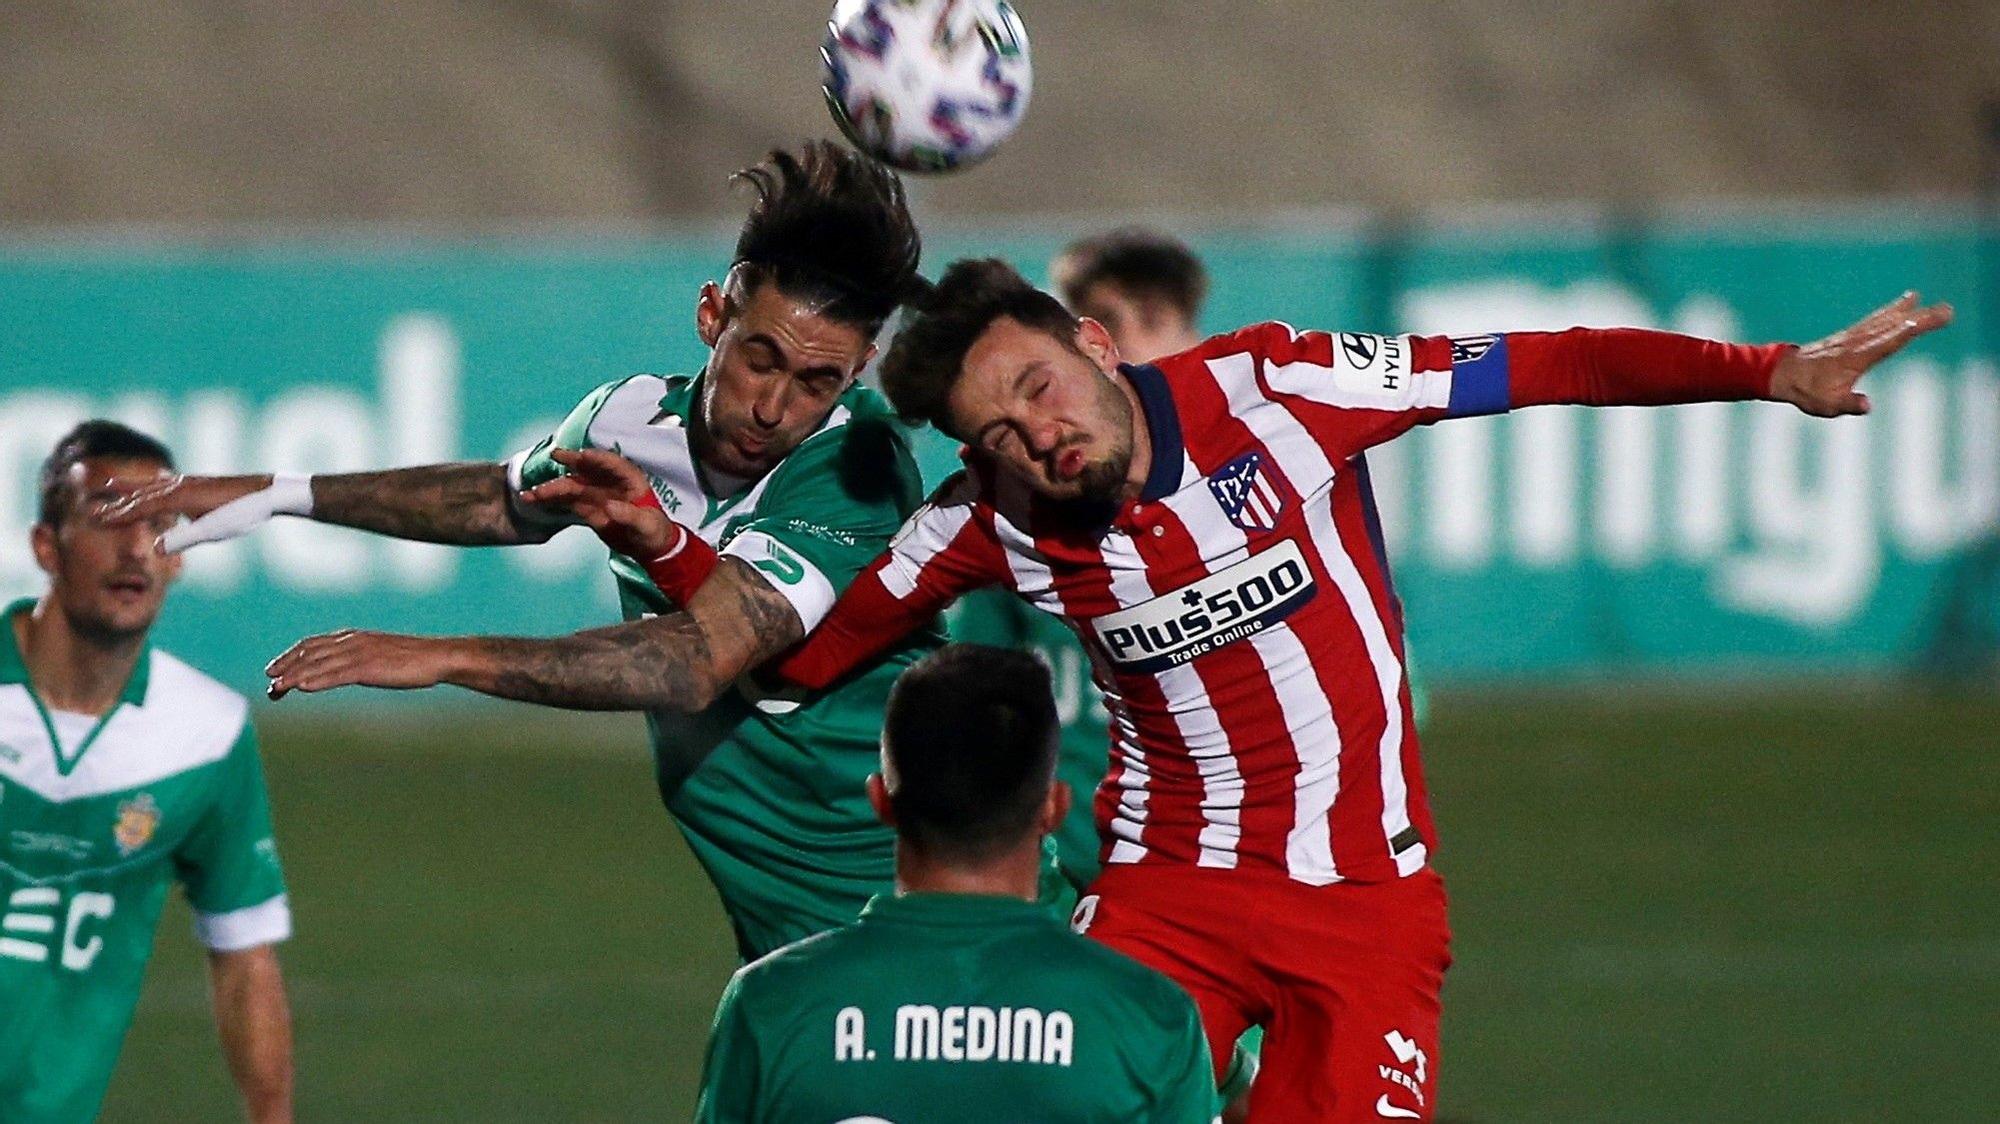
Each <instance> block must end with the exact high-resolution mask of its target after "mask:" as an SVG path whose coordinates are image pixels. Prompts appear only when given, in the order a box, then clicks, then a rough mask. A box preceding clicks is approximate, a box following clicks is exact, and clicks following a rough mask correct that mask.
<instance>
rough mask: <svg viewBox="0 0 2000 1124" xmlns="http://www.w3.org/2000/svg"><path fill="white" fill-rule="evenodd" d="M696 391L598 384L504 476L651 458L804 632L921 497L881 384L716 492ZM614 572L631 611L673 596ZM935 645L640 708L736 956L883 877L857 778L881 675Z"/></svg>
mask: <svg viewBox="0 0 2000 1124" xmlns="http://www.w3.org/2000/svg"><path fill="white" fill-rule="evenodd" d="M700 393H701V378H700V377H699V376H696V377H675V378H663V377H660V376H656V375H638V376H634V377H632V378H629V379H624V380H622V381H619V382H614V383H610V384H607V385H605V386H602V387H599V388H598V389H597V390H596V391H594V392H593V393H591V394H590V395H589V396H588V397H586V398H585V399H584V400H583V402H582V403H581V404H579V405H578V406H577V407H576V409H575V410H573V411H571V413H570V415H569V417H568V418H567V419H566V420H565V421H564V422H563V423H562V424H561V425H560V426H558V427H557V429H556V431H555V432H554V433H553V434H551V435H550V436H549V437H548V438H546V439H544V440H543V441H541V442H540V443H538V444H537V445H535V446H534V447H533V448H531V449H529V450H527V451H525V452H522V453H520V454H518V455H516V456H515V457H514V458H513V459H512V460H510V461H509V462H508V465H509V476H510V481H511V483H512V484H513V485H514V486H515V488H516V489H517V490H518V489H520V488H523V487H529V486H532V485H535V484H540V483H543V482H545V481H547V480H550V479H553V478H554V477H556V476H559V475H561V474H562V472H563V471H564V470H563V468H562V466H561V465H560V464H557V463H556V462H555V460H554V459H553V458H552V457H551V456H550V455H549V453H550V450H551V449H554V448H558V447H560V448H565V449H583V448H597V449H608V450H611V451H613V452H616V453H619V454H620V455H622V456H624V457H626V458H627V459H628V460H631V461H633V462H634V463H636V464H637V465H639V467H640V468H642V469H644V470H645V472H646V474H647V476H648V477H650V478H651V481H652V486H653V491H654V493H655V494H656V495H657V496H658V497H659V500H660V505H661V506H662V507H664V508H665V509H666V511H667V513H668V514H669V515H671V516H673V518H674V519H675V520H676V521H677V522H679V523H680V524H681V525H683V526H685V527H687V528H689V529H690V530H692V531H694V532H695V533H696V534H698V535H700V536H701V537H702V539H703V540H705V541H707V542H708V543H710V544H711V545H713V546H715V547H716V548H717V549H718V550H719V551H720V552H721V553H722V555H723V556H724V557H725V558H736V559H739V560H741V561H742V562H744V563H747V564H748V565H750V566H751V567H753V568H754V569H755V570H756V571H757V573H758V574H760V575H761V576H763V578H764V579H765V580H766V581H768V582H770V583H771V586H772V588H774V589H776V590H777V591H778V592H779V593H781V594H783V595H784V597H785V598H786V600H788V601H790V602H791V604H792V607H793V608H794V609H795V610H797V612H798V615H799V620H800V623H801V624H803V625H804V626H805V629H806V631H808V632H810V631H811V630H812V629H813V627H814V626H816V625H818V624H819V622H820V620H821V619H823V618H824V617H825V616H826V613H827V611H828V610H829V609H831V608H832V607H833V602H834V600H835V598H836V597H838V596H839V594H840V592H841V591H842V590H844V589H846V588H847V585H848V583H849V582H851V581H852V580H853V579H854V577H855V575H856V574H858V573H859V572H860V571H861V570H862V568H863V567H865V566H866V565H867V564H868V563H869V562H871V561H873V560H874V558H875V556H876V555H878V554H880V553H881V552H882V551H883V550H884V549H886V548H887V547H888V545H889V540H890V538H891V537H893V536H894V535H895V533H896V531H897V529H898V528H899V527H900V526H901V525H902V522H903V519H904V518H905V517H906V516H908V515H909V514H910V512H912V511H914V510H915V509H916V507H917V505H918V504H919V503H920V502H921V500H922V498H923V496H922V488H921V484H920V482H919V480H918V476H917V469H916V465H915V463H914V462H913V461H912V460H911V457H910V450H909V445H908V442H907V440H906V438H905V435H904V431H903V429H902V427H901V426H900V425H899V424H897V423H896V422H895V421H894V419H893V417H892V415H891V414H890V411H889V408H888V405H887V404H886V403H885V402H883V401H882V399H881V397H880V396H879V395H877V394H876V393H875V392H874V391H872V390H869V389H867V388H865V387H861V386H856V387H854V388H852V389H850V390H848V391H847V392H846V393H845V394H844V395H842V396H841V399H840V401H839V403H838V405H836V406H835V407H834V410H833V412H832V413H831V414H830V415H829V416H828V417H827V419H826V421H825V423H824V424H822V425H821V426H820V428H819V429H818V430H816V431H815V432H813V433H812V434H811V435H810V436H808V437H807V438H806V439H805V440H804V441H803V442H801V443H800V444H799V446H798V447H797V448H796V449H794V450H793V451H792V452H791V454H790V455H789V456H787V457H786V458H785V459H784V460H783V461H781V462H779V464H778V465H777V467H775V468H773V469H772V470H771V471H770V472H769V473H767V474H765V476H764V477H763V478H762V479H760V480H757V481H755V482H754V483H751V484H748V485H747V486H743V487H740V488H737V489H734V490H726V489H725V488H722V487H718V482H717V481H715V480H713V479H711V477H710V476H709V475H708V474H707V473H706V472H705V471H704V470H703V469H702V468H701V466H700V465H699V464H698V463H697V462H696V460H695V457H694V455H693V452H692V450H691V448H690V447H689V440H688V439H689V429H688V426H689V421H690V419H691V418H693V417H694V411H695V408H696V403H697V402H698V401H699V397H700ZM521 514H522V517H523V518H524V519H530V520H532V519H536V518H548V517H549V516H547V515H546V514H538V513H535V512H533V511H531V510H528V509H525V508H524V509H523V510H522V512H521ZM611 572H612V574H613V575H614V577H615V579H616V581H617V584H618V593H619V600H620V603H621V605H622V607H623V610H624V615H625V617H626V619H628V620H631V619H636V618H639V617H642V616H647V615H652V614H657V613H663V612H667V611H669V610H670V609H671V608H673V606H670V605H668V604H667V602H666V600H665V598H663V597H662V596H661V594H660V593H659V591H658V590H657V589H656V588H654V586H653V583H652V582H651V581H649V580H648V579H647V577H646V575H645V572H644V571H643V570H642V569H640V568H639V566H638V565H636V564H635V563H634V562H633V561H632V560H631V559H628V558H624V557H621V556H618V555H616V554H614V555H612V557H611ZM940 642H941V640H940V637H939V636H938V635H937V634H936V633H934V632H927V633H919V634H917V635H914V636H912V637H910V638H909V639H908V640H906V641H904V642H902V643H901V644H899V645H898V646H896V647H895V648H892V649H891V650H890V651H889V652H888V653H887V654H885V655H884V656H883V657H882V658H881V660H880V661H878V662H877V663H875V664H874V665H872V666H871V667H869V668H868V669H866V670H864V671H862V672H860V673H858V674H856V675H854V676H853V677H851V678H850V679H848V680H847V681H845V682H843V683H840V684H836V685H835V686H834V687H832V688H831V689H829V690H827V691H824V692H819V693H817V694H814V695H811V696H804V695H799V694H787V695H782V696H772V695H769V694H766V693H765V692H763V691H762V690H760V689H759V688H758V687H757V686H756V685H755V684H754V683H753V682H752V681H751V680H750V679H749V678H748V677H746V678H745V679H744V680H743V681H741V682H739V683H738V684H737V685H736V686H735V687H734V688H733V689H731V690H730V691H728V692H727V693H726V694H725V695H724V696H723V697H722V698H721V699H719V700H718V701H717V702H716V703H715V704H714V705H713V706H711V707H709V708H708V709H707V710H706V711H704V712H702V713H700V714H695V715H683V714H675V713H668V712H659V713H653V714H650V715H648V716H647V717H648V726H649V730H650V732H651V735H652V743H653V755H654V761H655V765H656V767H657V771H658V775H659V785H660V793H661V795H662V797H664V799H665V800H666V804H667V808H668V810H669V811H670V812H671V813H672V814H673V817H674V821H675V823H676V824H677V825H678V826H679V828H680V830H681V832H682V834H683V835H684V836H685V837H686V838H687V841H688V844H689V846H690V848H691V849H692V850H693V851H694V853H695V855H696V857H697V858H698V859H700V861H701V863H702V865H703V866H704V867H705V868H706V870H707V871H708V874H709V877H710V878H711V879H712V880H713V881H714V883H715V886H716V889H717V890H718V892H719V893H720V894H721V896H722V902H723V906H724V908H725V910H726V911H727V912H728V914H729V917H730V921H731V923H732V925H733V926H734V927H735V930H736V938H737V944H738V948H739V951H740V952H741V953H742V954H743V956H744V957H745V958H746V959H754V958H756V957H758V956H761V955H763V954H764V953H767V952H769V951H771V950H772V949H775V948H778V947H780V946H782V945H784V944H788V943H790V942H791V941H794V940H797V939H799V938H800V937H804V936H808V935H810V934H812V933H817V932H820V931H822V930H825V929H829V928H832V927H833V926H835V925H841V924H845V923H846V922H849V921H852V920H853V919H854V918H855V916H856V915H857V914H858V913H859V912H860V910H861V908H862V906H864V905H866V904H867V902H868V900H869V898H870V897H872V896H873V895H875V894H877V893H880V892H882V891H884V890H886V889H887V888H888V887H889V886H890V885H891V884H892V879H893V874H894V871H893V854H892V850H893V838H892V836H891V834H890V832H889V829H888V828H886V827H883V826H882V825H881V824H880V823H878V822H877V821H876V819H875V816H874V813H873V811H872V810H871V809H870V808H869V806H868V800H867V793H866V785H865V780H866V778H867V776H868V774H869V773H871V772H873V771H875V769H876V768H877V759H878V756H879V752H880V744H879V738H880V736H881V730H882V710H883V707H884V705H885V704H886V703H887V701H888V696H889V687H890V685H891V684H892V683H893V682H894V681H895V679H896V676H897V675H898V674H900V673H901V672H902V671H903V669H904V668H906V667H908V666H909V665H910V664H912V663H914V662H915V661H916V660H917V659H919V658H920V657H922V656H923V655H924V654H925V653H926V652H928V651H930V650H931V649H932V648H934V647H935V646H937V645H938V644H939V643H940Z"/></svg>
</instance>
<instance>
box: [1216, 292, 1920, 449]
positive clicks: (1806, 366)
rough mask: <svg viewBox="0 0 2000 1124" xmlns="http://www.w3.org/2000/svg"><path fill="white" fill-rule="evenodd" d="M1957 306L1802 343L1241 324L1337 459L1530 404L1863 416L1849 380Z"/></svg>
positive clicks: (1263, 366) (1267, 379) (1900, 314)
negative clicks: (1770, 405)
mask: <svg viewBox="0 0 2000 1124" xmlns="http://www.w3.org/2000/svg"><path fill="white" fill-rule="evenodd" d="M1951 315H1952V313H1951V306H1949V305H1942V304H1940V305H1932V306H1930V307H1923V306H1922V305H1920V304H1919V302H1918V300H1917V296H1916V294H1915V293H1905V294H1904V295H1903V296H1902V297H1901V298H1899V299H1897V300H1895V301H1893V302H1891V303H1889V304H1887V305H1885V306H1883V307H1882V308H1880V309H1877V310H1876V311H1875V312H1873V313H1870V314H1869V315H1868V316H1865V317H1863V318H1862V319H1861V320H1859V321H1857V322H1856V323H1854V324H1853V325H1851V326H1850V327H1847V328H1844V329H1842V330H1841V331H1838V332H1835V333H1834V334H1832V335H1830V336H1827V337H1826V338H1825V339H1822V340H1818V341H1816V342H1814V343H1809V344H1806V345H1804V346H1803V347H1794V346H1792V345H1790V344H1769V345H1763V346H1756V345H1750V344H1732V343H1720V342H1717V341H1715V340H1704V339H1697V338H1695V337H1693V336H1684V335H1679V334H1676V333H1673V332H1659V331H1652V330H1649V329H1645V328H1571V329H1570V330H1568V331H1565V332H1509V333H1506V334H1504V335H1483V336H1450V337H1447V336H1389V337H1384V336H1365V335H1357V334H1354V333H1343V334H1341V335H1340V336H1338V337H1335V336H1334V335H1332V334H1330V333H1327V332H1295V331H1293V330H1292V329H1290V328H1288V327H1286V326H1284V325H1282V324H1266V325H1259V326H1257V327H1254V328H1250V329H1245V331H1244V332H1243V333H1240V334H1239V336H1238V337H1236V338H1237V339H1238V340H1240V341H1241V344H1242V346H1244V347H1245V349H1246V350H1250V351H1252V352H1254V353H1255V354H1257V356H1258V358H1259V360H1260V368H1259V377H1260V380H1261V382H1262V385H1264V386H1265V387H1267V388H1268V392H1269V393H1270V394H1271V395H1272V397H1274V398H1275V399H1277V400H1279V401H1282V402H1285V403H1286V404H1287V405H1289V406H1291V407H1292V410H1293V412H1294V413H1295V414H1296V415H1297V416H1298V418H1299V420H1300V421H1301V422H1303V423H1304V424H1305V426H1306V428H1307V429H1308V430H1309V431H1310V432H1311V433H1312V434H1313V435H1314V436H1315V437H1316V438H1317V439H1318V440H1319V441H1320V443H1321V445H1322V446H1323V447H1324V448H1325V449H1326V451H1327V452H1328V453H1329V454H1331V455H1332V456H1333V458H1334V459H1336V460H1345V459H1346V458H1348V457H1352V456H1354V455H1355V454H1357V453H1360V452H1362V451H1364V450H1366V449H1368V448H1370V447H1372V446H1375V445H1379V444H1381V443H1382V442H1384V441H1388V440H1390V439H1392V438H1394V437H1396V436H1398V435H1400V434H1402V433H1405V432H1407V431H1408V430H1410V429H1411V428H1413V427H1415V426H1419V425H1424V424H1426V423H1429V422H1435V421H1441V420H1444V419H1446V418H1457V417H1470V416H1476V415H1481V414H1498V413H1504V412H1506V411H1508V410H1510V409H1518V408H1520V407H1524V406H1549V405H1559V404H1570V405H1585V406H1666V405H1674V404H1677V403H1685V402H1729V401H1743V400H1755V399H1765V400H1770V401H1777V402H1790V403H1791V404H1793V405H1795V406H1797V407H1798V408H1799V409H1801V410H1804V411H1805V412H1806V413H1808V414H1812V415H1814V416H1816V417H1839V416H1841V415H1845V414H1861V413H1866V412H1867V411H1868V399H1867V397H1866V396H1865V395H1862V394H1858V393H1856V392H1855V389H1854V387H1855V384H1856V383H1857V382H1858V381H1859V380H1860V378H1861V376H1862V375H1864V374H1866V373H1867V372H1868V370H1869V369H1870V368H1872V367H1873V366H1875V364H1877V363H1880V362H1881V361H1882V360H1884V359H1886V358H1888V357H1889V356H1891V355H1893V354H1895V353H1896V352H1897V351H1899V350H1901V349H1902V348H1903V346H1904V345H1905V344H1907V343H1909V342H1910V341H1911V340H1913V339H1915V338H1916V337H1918V336H1920V335H1923V334H1924V333H1925V332H1931V331H1935V330H1937V329H1938V328H1941V327H1943V326H1944V325H1946V324H1948V323H1950V322H1951Z"/></svg>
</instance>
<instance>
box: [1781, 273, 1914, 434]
mask: <svg viewBox="0 0 2000 1124" xmlns="http://www.w3.org/2000/svg"><path fill="white" fill-rule="evenodd" d="M1951 316H1952V310H1951V306H1950V305H1948V304H1934V305H1930V306H1928V307H1926V306H1924V305H1923V304H1922V303H1921V302H1920V301H1919V300H1918V298H1917V294H1915V293H1913V292H1912V293H1904V294H1903V295H1902V296H1901V297H1898V298H1897V299H1896V300H1894V301H1891V302H1890V303H1888V304H1886V305H1883V306H1882V307H1881V308H1878V309H1876V310H1875V311H1874V312H1872V313H1870V314H1868V315H1867V316H1864V317H1862V318H1861V319H1860V320H1859V321H1856V322H1855V323H1854V324H1853V325H1851V326H1849V327H1847V328H1843V329H1841V330H1840V331H1838V332H1835V333H1833V334H1832V335H1830V336H1827V337H1826V338H1825V339H1821V340H1815V341H1813V342H1812V343H1809V344H1806V345H1804V346H1802V347H1800V348H1799V349H1798V350H1797V351H1794V352H1793V353H1791V354H1790V355H1787V356H1785V357H1784V358H1783V359H1780V360H1779V361H1778V365H1777V367H1776V369H1774V370H1773V371H1772V372H1771V397H1772V398H1774V399H1777V400H1778V401H1780V402H1790V403H1791V404H1792V405H1794V406H1797V407H1798V408H1799V409H1801V410H1804V411H1805V412H1806V413H1808V414H1811V415H1812V416H1814V417H1816V418H1838V417H1844V416H1847V415H1850V414H1865V413H1867V412H1868V410H1869V408H1870V404H1869V401H1868V396H1867V395H1865V394H1860V393H1857V392H1856V391H1855V389H1854V384H1855V383H1857V382H1859V381H1861V376H1862V375H1865V374H1867V373H1868V371H1869V369H1870V368H1872V367H1874V366H1875V365H1876V364H1877V363H1880V362H1881V361H1882V360H1884V359H1887V358H1888V357H1889V356H1891V355H1894V354H1896V353H1897V352H1898V351H1901V350H1902V349H1903V346H1904V345H1905V344H1907V343H1909V342H1910V341H1911V340H1913V339H1916V338H1917V337H1918V336H1921V335H1923V334H1924V333H1926V332H1934V331H1937V330H1938V329H1939V328H1942V327H1944V326H1945V325H1946V324H1949V323H1951Z"/></svg>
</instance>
